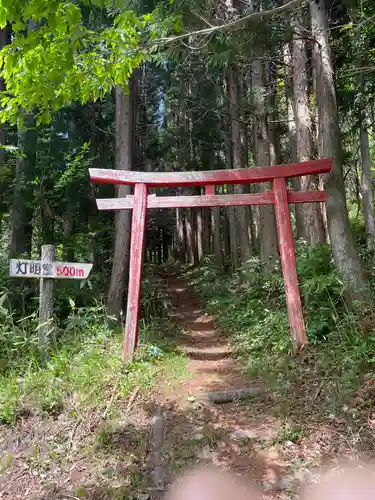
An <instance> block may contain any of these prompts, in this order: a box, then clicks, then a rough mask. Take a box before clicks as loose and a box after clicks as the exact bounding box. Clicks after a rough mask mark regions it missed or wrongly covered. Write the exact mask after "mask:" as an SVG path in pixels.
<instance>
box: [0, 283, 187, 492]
mask: <svg viewBox="0 0 375 500" xmlns="http://www.w3.org/2000/svg"><path fill="white" fill-rule="evenodd" d="M146 290H147V288H146ZM145 299H146V300H147V304H146V305H147V308H148V309H147V310H148V312H149V314H150V315H151V314H152V313H153V312H154V313H155V311H157V312H158V315H154V316H152V317H149V318H148V320H147V321H146V320H142V321H141V324H140V339H139V340H140V348H139V349H138V350H137V353H136V356H135V359H134V361H133V362H132V363H131V364H129V365H125V364H124V362H123V358H122V353H123V331H122V329H119V328H117V327H116V326H114V323H113V321H112V320H111V318H108V317H107V316H106V314H105V311H104V310H103V308H102V307H87V308H81V309H79V308H75V306H74V304H73V305H72V311H71V314H70V315H69V317H68V318H67V320H66V322H65V324H64V328H61V329H60V330H57V329H56V331H57V333H58V339H57V340H56V341H54V342H52V343H51V349H50V356H49V358H48V360H47V361H45V362H44V361H41V360H40V359H39V357H38V352H37V349H36V347H37V337H36V336H37V334H36V332H35V329H34V328H33V318H30V319H29V321H28V322H22V323H19V322H15V321H14V320H13V318H12V317H10V316H9V314H8V313H6V311H4V310H2V311H1V312H2V314H3V322H2V323H3V328H2V333H0V358H1V359H4V362H3V363H2V365H1V368H0V370H1V371H0V477H1V479H2V484H3V485H4V487H2V490H1V491H2V492H6V493H7V494H9V495H10V496H12V497H14V498H15V497H16V496H17V494H18V493H19V492H22V495H24V496H25V495H26V497H28V498H38V499H39V498H49V497H48V495H51V496H53V497H60V496H62V497H64V498H65V497H67V498H95V499H106V498H111V499H119V500H120V499H124V498H129V496H130V495H133V494H134V493H137V494H144V493H145V492H147V488H146V484H145V481H146V479H145V478H146V477H147V474H145V471H144V463H145V460H146V456H147V452H148V450H147V447H148V438H149V420H150V415H149V414H148V413H147V412H148V411H150V412H151V411H152V408H151V407H152V404H153V403H152V402H153V400H154V399H155V398H156V397H157V388H158V385H159V382H160V381H163V384H169V385H173V384H178V383H181V382H182V381H183V380H185V379H186V378H188V377H189V376H190V374H189V372H188V369H187V360H186V358H185V356H184V355H183V354H181V353H180V352H178V350H177V349H176V341H177V340H178V336H179V333H180V330H179V327H178V325H176V324H175V323H173V322H172V321H170V320H169V319H167V318H166V317H165V315H163V314H160V313H161V311H162V310H163V308H164V305H163V304H162V305H161V306H160V304H159V303H158V302H160V301H163V303H164V302H165V301H166V300H167V299H168V298H167V297H165V296H162V295H160V294H159V293H156V292H153V293H152V295H151V297H150V296H149V295H147V293H146V296H145ZM143 305H144V304H143ZM12 333H13V335H12ZM150 405H151V406H150ZM149 407H150V409H149V410H148V409H147V408H149ZM20 471H21V472H22V471H23V472H22V473H21V474H20ZM28 492H29V493H28ZM72 495H73V496H72Z"/></svg>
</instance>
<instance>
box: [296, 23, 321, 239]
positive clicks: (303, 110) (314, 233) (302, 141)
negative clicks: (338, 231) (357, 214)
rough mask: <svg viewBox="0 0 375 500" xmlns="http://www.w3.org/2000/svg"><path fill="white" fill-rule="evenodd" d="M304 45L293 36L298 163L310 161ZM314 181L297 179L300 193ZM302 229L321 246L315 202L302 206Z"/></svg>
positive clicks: (297, 37)
mask: <svg viewBox="0 0 375 500" xmlns="http://www.w3.org/2000/svg"><path fill="white" fill-rule="evenodd" d="M302 16H303V14H301V15H299V16H297V15H296V16H293V17H292V26H293V27H294V28H295V30H297V29H298V26H303V17H302ZM306 59H307V53H306V42H305V40H304V39H303V38H302V37H301V35H299V34H296V33H295V34H294V36H293V68H294V71H293V97H294V110H295V119H296V142H297V161H299V162H303V161H308V160H311V159H312V156H313V154H312V136H311V127H312V123H311V111H310V105H309V91H308V77H307V69H306ZM315 181H316V180H315V179H313V177H312V176H311V175H307V176H303V177H301V180H300V187H301V190H302V191H316V190H317V186H316V183H315ZM302 213H303V226H302V227H301V228H300V230H302V232H301V235H300V236H301V237H302V238H304V239H305V240H306V241H307V242H308V243H309V244H310V245H311V246H315V245H317V244H319V243H324V241H325V237H324V228H323V219H322V214H321V212H320V209H319V205H318V204H317V203H303V204H302Z"/></svg>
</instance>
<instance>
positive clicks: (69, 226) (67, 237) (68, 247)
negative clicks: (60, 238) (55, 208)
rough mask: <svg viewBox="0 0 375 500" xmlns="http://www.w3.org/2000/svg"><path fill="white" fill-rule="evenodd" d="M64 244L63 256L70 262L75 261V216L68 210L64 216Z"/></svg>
mask: <svg viewBox="0 0 375 500" xmlns="http://www.w3.org/2000/svg"><path fill="white" fill-rule="evenodd" d="M63 230H64V244H63V257H64V260H67V261H68V262H73V261H74V245H73V241H72V237H73V234H74V217H73V215H72V214H71V213H70V211H69V210H68V211H67V212H66V213H65V214H64V217H63Z"/></svg>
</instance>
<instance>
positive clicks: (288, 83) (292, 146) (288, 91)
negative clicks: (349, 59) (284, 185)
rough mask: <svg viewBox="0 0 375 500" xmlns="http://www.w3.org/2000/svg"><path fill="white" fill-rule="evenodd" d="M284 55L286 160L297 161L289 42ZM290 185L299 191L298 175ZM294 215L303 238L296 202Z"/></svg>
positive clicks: (298, 233) (297, 230) (298, 207)
mask: <svg viewBox="0 0 375 500" xmlns="http://www.w3.org/2000/svg"><path fill="white" fill-rule="evenodd" d="M283 56H284V74H285V97H286V104H287V117H288V142H289V151H290V154H289V158H288V160H287V161H288V162H290V163H297V132H296V121H295V112H294V100H293V61H292V52H291V49H290V44H289V42H287V43H285V44H284V49H283ZM292 186H293V188H294V189H295V190H297V191H300V189H301V182H300V178H299V177H294V178H293V179H292ZM294 210H295V217H296V233H297V238H298V239H299V238H303V233H304V227H305V226H304V222H303V208H302V204H300V203H296V204H295V206H294Z"/></svg>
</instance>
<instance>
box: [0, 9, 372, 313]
mask: <svg viewBox="0 0 375 500" xmlns="http://www.w3.org/2000/svg"><path fill="white" fill-rule="evenodd" d="M24 4H25V5H23V2H19V5H18V4H17V6H16V7H13V8H12V7H11V6H8V5H7V2H3V7H2V9H3V11H2V12H3V17H4V22H3V24H4V27H3V29H2V35H1V44H2V46H3V57H4V59H3V61H4V63H3V64H4V66H3V76H4V80H3V89H4V94H3V95H4V97H3V120H4V125H3V127H2V129H1V142H2V144H3V148H2V153H1V164H2V170H1V172H2V173H1V239H2V242H3V245H2V248H3V252H2V253H3V272H4V280H6V276H5V274H6V271H5V269H6V267H7V259H8V258H9V256H10V257H19V256H21V255H23V256H28V257H29V258H30V257H38V255H39V253H40V247H41V245H42V244H55V245H56V246H58V249H59V257H60V258H63V259H65V260H68V261H73V260H76V261H77V260H78V261H79V260H81V261H82V260H83V261H90V262H93V263H94V270H93V273H92V275H91V277H90V283H95V287H93V288H92V291H91V292H89V291H88V290H87V286H86V285H88V284H86V285H85V287H86V288H85V290H84V293H80V292H79V291H78V290H75V292H74V293H75V294H76V293H77V294H78V296H79V298H77V300H78V302H79V303H80V305H87V304H88V303H92V301H93V300H98V299H100V300H105V301H106V304H107V307H108V310H109V312H110V313H111V314H114V315H116V316H119V315H120V313H121V311H123V308H124V292H125V288H126V282H127V270H128V265H129V232H130V219H129V214H128V213H125V212H124V213H121V214H117V215H116V219H115V220H114V214H113V213H111V212H107V213H101V214H99V213H98V212H97V209H96V205H95V198H97V197H111V196H114V195H115V193H114V192H113V190H112V188H111V187H108V186H94V185H92V184H91V183H90V182H89V177H88V168H89V167H90V166H94V167H102V168H106V167H110V168H117V169H125V170H130V169H132V170H139V171H172V170H174V171H183V170H209V169H222V168H251V167H253V166H255V165H257V166H267V165H275V164H286V163H294V162H296V161H304V160H308V159H312V158H316V157H333V158H334V168H333V171H332V174H331V175H329V176H328V177H327V178H326V179H323V178H322V179H318V178H314V177H312V178H306V179H302V181H301V184H300V181H299V180H296V181H294V183H293V187H294V188H296V189H299V188H301V189H319V188H322V186H323V183H324V184H325V187H326V189H327V190H328V201H327V204H326V210H325V209H324V207H318V206H317V205H313V204H311V205H306V206H297V207H296V209H295V212H294V221H295V234H296V237H297V238H299V239H302V240H305V241H306V243H307V244H308V246H310V247H315V246H316V245H318V244H322V243H328V242H329V243H330V245H331V249H332V254H333V258H334V262H335V266H336V268H337V270H338V272H339V274H340V275H341V276H342V278H343V279H344V281H345V286H346V288H347V291H348V292H349V293H350V294H351V296H352V297H354V298H360V299H362V298H363V296H364V294H366V293H367V292H366V290H367V289H368V284H369V283H368V281H369V277H368V274H366V272H365V270H364V267H363V259H361V257H365V260H366V259H367V258H369V259H370V260H371V258H370V257H371V255H372V251H373V245H374V243H373V236H374V233H375V225H374V218H373V175H372V164H373V161H374V154H375V153H374V137H373V114H374V112H373V109H372V108H373V103H372V101H373V91H374V88H373V64H374V48H373V45H374V36H375V34H374V28H373V26H374V23H373V19H374V17H373V16H374V13H373V12H372V6H371V5H370V2H367V3H366V2H365V1H364V2H358V3H356V2H350V1H347V2H344V1H339V0H335V1H332V2H326V4H324V3H323V2H315V1H311V2H309V4H308V5H307V4H306V3H304V2H296V1H293V2H290V4H287V5H284V6H283V5H282V3H277V2H276V3H275V2H269V3H268V4H264V3H263V4H260V3H256V2H255V3H254V4H253V3H252V2H248V3H246V2H238V3H236V2H221V3H219V4H218V5H216V4H211V3H208V4H206V3H198V4H194V3H193V4H188V3H186V2H170V3H163V2H162V3H160V4H157V5H147V4H142V5H139V6H137V8H136V9H134V10H132V9H133V6H131V5H127V4H126V2H117V4H116V2H107V3H106V4H105V2H103V5H102V3H101V2H97V1H96V2H92V3H89V2H83V4H80V3H79V2H78V3H69V2H50V4H49V7H48V11H47V12H46V11H44V12H43V8H45V5H44V2H42V1H40V2H35V4H34V3H33V4H29V3H28V2H24ZM114 20H115V21H114ZM6 21H8V24H7V23H6ZM59 23H60V24H59ZM113 26H115V28H114V27H113ZM79 29H81V32H80V33H79V34H78V35H76V39H77V40H78V42H77V41H76V40H74V37H73V36H72V33H73V31H74V30H76V31H77V30H79ZM25 30H26V31H25ZM64 30H65V31H64ZM174 32H175V33H176V32H177V33H182V34H180V35H174ZM113 33H121V36H122V37H123V40H124V41H123V43H124V48H123V49H121V45H120V44H121V40H114V36H113ZM63 37H67V38H64V42H62V38H63ZM80 37H81V38H80ZM85 37H87V39H85ZM90 37H92V38H90ZM95 37H97V38H98V39H100V37H102V40H103V42H102V46H100V44H98V46H96V45H95V44H94V42H93V41H92V39H94V38H95ZM111 37H112V38H111ZM108 40H110V41H111V43H112V45H111V46H108V43H109V42H107V41H108ZM90 44H91V45H90ZM56 47H58V49H59V50H60V52H61V53H59V51H58V50H57V49H56ZM54 51H55V52H54ZM100 51H101V52H100ZM127 52H128V58H127V59H126V60H125V62H124V58H126V53H127ZM62 53H64V54H66V55H65V58H64V55H63V56H62ZM124 54H125V55H124ZM106 56H107V60H106V61H105V57H106ZM61 57H62V59H61V60H60V59H59V58H61ZM101 58H102V59H101ZM103 60H104V62H103ZM105 71H107V73H105ZM88 72H89V74H90V75H91V76H88V75H87V73H88ZM121 72H122V73H121ZM130 73H131V74H130ZM86 76H87V80H85V77H86ZM67 79H71V81H69V82H67ZM121 79H122V82H121ZM111 83H112V84H113V83H114V84H116V83H117V86H113V85H111ZM77 85H80V86H81V88H80V90H77ZM94 86H96V87H94ZM111 87H112V88H111ZM74 88H75V89H74ZM92 99H94V100H92ZM79 101H81V102H79ZM67 104H69V105H67ZM264 188H265V187H261V189H264ZM231 189H232V188H231V187H228V188H227V187H224V192H230V191H231ZM241 189H243V188H240V187H234V190H235V192H241ZM251 189H256V188H253V187H252V188H251ZM185 191H186V190H185ZM125 192H126V188H121V189H119V190H118V193H119V195H121V194H124V193H125ZM177 194H178V193H177ZM348 214H349V215H348ZM276 238H277V237H276V231H275V221H274V214H273V209H272V207H261V208H259V209H258V208H251V209H250V208H243V207H238V208H233V209H227V210H219V209H214V210H211V211H210V210H200V209H191V210H177V211H175V212H172V211H168V210H164V211H160V213H157V212H153V213H150V216H149V222H148V237H147V259H148V260H149V261H152V262H157V263H162V262H165V261H166V260H168V259H169V258H170V257H174V258H177V259H178V260H180V261H182V262H189V263H190V264H196V263H199V262H202V260H203V259H204V257H205V256H207V255H214V258H215V262H216V263H217V264H218V265H219V266H225V269H226V270H229V269H231V270H232V271H237V270H239V269H240V268H241V266H242V267H243V266H244V265H245V266H246V263H248V262H249V259H254V258H260V259H261V261H262V262H264V263H266V264H267V265H268V266H269V265H271V266H272V264H273V263H275V262H276V261H277V258H278V248H277V239H276ZM8 248H10V251H9V252H8ZM9 254H10V255H9ZM35 286H37V285H36V284H35V283H34V284H33V283H32V282H28V283H23V284H19V283H14V284H12V285H11V284H9V287H10V288H11V289H12V305H13V307H14V308H15V310H17V311H18V313H20V312H21V311H22V314H25V313H26V314H29V313H30V312H31V311H32V309H33V308H34V307H35V304H33V303H32V301H31V302H30V301H29V300H25V297H28V296H30V297H32V296H33V295H34V294H35V288H34V287H35ZM67 286H68V288H69V287H71V286H72V285H71V284H69V285H67ZM20 287H21V288H22V297H24V300H22V301H21V302H22V304H21V302H20V299H19V297H18V299H17V294H19V291H20ZM61 307H62V308H63V307H64V306H63V303H61ZM25 308H26V309H28V310H25ZM62 314H63V313H62ZM59 316H60V317H63V316H61V315H59Z"/></svg>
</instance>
